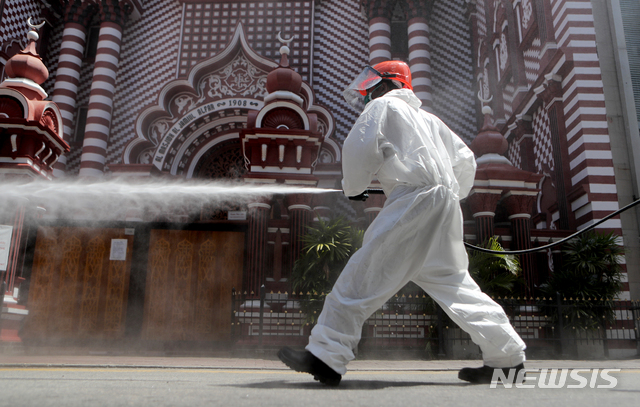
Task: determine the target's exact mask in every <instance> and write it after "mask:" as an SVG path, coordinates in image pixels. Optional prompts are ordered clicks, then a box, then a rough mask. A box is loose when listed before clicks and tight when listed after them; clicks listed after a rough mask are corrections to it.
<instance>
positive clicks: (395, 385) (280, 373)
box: [0, 362, 640, 407]
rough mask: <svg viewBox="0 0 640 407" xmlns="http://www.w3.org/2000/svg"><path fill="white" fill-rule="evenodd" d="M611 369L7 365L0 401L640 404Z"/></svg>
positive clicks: (637, 372)
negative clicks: (522, 384)
mask: <svg viewBox="0 0 640 407" xmlns="http://www.w3.org/2000/svg"><path fill="white" fill-rule="evenodd" d="M245 363H246V362H245ZM556 365H557V364H556ZM585 365H586V363H585ZM557 366H560V365H557ZM613 376H614V377H616V379H617V381H618V384H617V386H616V388H614V389H590V388H586V389H567V388H563V389H540V388H535V389H516V388H511V389H506V388H503V387H499V388H496V389H491V388H490V387H489V386H488V385H468V384H466V383H463V382H460V381H459V380H458V379H457V372H456V371H453V370H380V369H377V370H376V369H372V370H369V369H361V370H354V371H350V372H349V373H348V374H347V375H346V376H345V377H344V378H343V381H342V383H341V384H340V387H338V388H328V387H325V386H323V385H321V384H319V383H317V382H314V381H313V379H312V378H311V376H309V375H306V374H300V373H294V372H292V371H289V370H286V369H284V368H275V369H263V368H242V369H240V368H210V367H201V368H166V367H165V368H163V367H151V368H149V367H144V368H143V367H138V368H136V367H98V366H96V367H74V366H62V365H58V366H55V365H52V366H43V365H40V366H38V365H36V364H31V365H26V364H25V365H23V366H17V365H7V364H5V365H4V366H0V406H11V407H16V406H39V407H40V406H41V407H46V406H65V407H66V406H68V407H76V406H77V407H87V406H154V407H156V406H157V407H164V406H167V407H168V406H234V407H235V406H279V407H281V406H304V407H314V406H322V407H327V406H330V407H338V406H402V407H405V406H456V407H458V406H478V405H482V406H496V405H497V406H527V407H529V406H530V407H541V406H542V405H543V403H544V405H551V406H563V405H566V406H578V405H579V406H602V405H614V404H615V407H623V406H636V405H638V400H639V399H640V369H639V368H624V369H622V371H620V372H619V373H615V374H613Z"/></svg>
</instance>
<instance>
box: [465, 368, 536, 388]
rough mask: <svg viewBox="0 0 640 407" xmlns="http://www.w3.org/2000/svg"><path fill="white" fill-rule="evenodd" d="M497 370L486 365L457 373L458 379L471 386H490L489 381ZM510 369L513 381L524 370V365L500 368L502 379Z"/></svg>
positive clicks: (507, 374) (507, 375)
mask: <svg viewBox="0 0 640 407" xmlns="http://www.w3.org/2000/svg"><path fill="white" fill-rule="evenodd" d="M497 369H500V368H493V367H491V366H486V365H485V366H482V367H465V368H464V369H462V370H460V372H458V379H460V380H464V381H466V382H469V383H473V384H491V380H493V373H494V371H495V370H497ZM511 369H515V374H514V375H513V380H514V381H515V379H516V378H517V377H518V372H519V371H520V370H522V369H524V364H523V363H520V364H519V365H518V366H514V367H504V368H502V371H503V372H504V377H507V378H508V377H509V370H511Z"/></svg>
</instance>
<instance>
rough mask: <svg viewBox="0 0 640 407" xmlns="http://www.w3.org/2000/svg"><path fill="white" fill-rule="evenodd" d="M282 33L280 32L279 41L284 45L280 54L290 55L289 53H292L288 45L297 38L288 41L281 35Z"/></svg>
mask: <svg viewBox="0 0 640 407" xmlns="http://www.w3.org/2000/svg"><path fill="white" fill-rule="evenodd" d="M281 33H282V31H278V41H280V42H281V43H283V44H284V45H283V46H282V47H280V54H284V55H289V52H291V50H290V49H289V47H288V45H289V43H290V42H291V41H293V39H294V38H296V36H295V35H294V36H292V37H291V38H289V39H288V40H285V39H283V38H282V36H281V35H280V34H281Z"/></svg>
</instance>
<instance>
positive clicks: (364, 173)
mask: <svg viewBox="0 0 640 407" xmlns="http://www.w3.org/2000/svg"><path fill="white" fill-rule="evenodd" d="M386 111H387V107H386V103H385V102H383V101H377V100H375V101H372V102H370V103H369V106H367V108H366V109H365V110H364V112H362V114H361V115H360V117H359V118H358V120H357V121H356V123H355V124H354V125H353V128H352V129H351V131H350V132H349V135H348V136H347V138H346V140H345V141H344V144H343V146H342V177H343V178H342V189H343V190H344V193H345V195H346V196H356V195H359V194H361V193H362V192H364V191H365V190H366V189H367V187H369V185H370V184H371V180H372V179H373V177H374V175H375V174H376V173H377V172H378V170H379V169H380V167H382V164H384V150H385V144H387V143H388V142H387V141H386V140H385V138H384V134H383V128H384V122H385V116H386Z"/></svg>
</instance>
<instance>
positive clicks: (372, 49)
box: [369, 17, 391, 65]
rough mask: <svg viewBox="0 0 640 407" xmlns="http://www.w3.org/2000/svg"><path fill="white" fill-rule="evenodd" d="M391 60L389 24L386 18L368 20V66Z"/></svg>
mask: <svg viewBox="0 0 640 407" xmlns="http://www.w3.org/2000/svg"><path fill="white" fill-rule="evenodd" d="M390 59H391V23H390V21H389V18H387V17H374V18H372V19H371V20H369V64H371V65H375V64H377V63H380V62H384V61H388V60H390Z"/></svg>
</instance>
